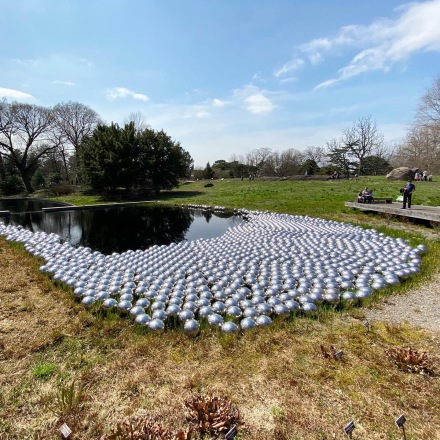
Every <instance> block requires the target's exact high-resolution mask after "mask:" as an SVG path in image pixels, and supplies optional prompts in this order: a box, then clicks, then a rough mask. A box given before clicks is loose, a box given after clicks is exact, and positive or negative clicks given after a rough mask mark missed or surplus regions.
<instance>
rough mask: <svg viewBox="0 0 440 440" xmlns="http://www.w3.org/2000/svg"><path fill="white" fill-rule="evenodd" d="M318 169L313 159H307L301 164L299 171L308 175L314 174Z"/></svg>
mask: <svg viewBox="0 0 440 440" xmlns="http://www.w3.org/2000/svg"><path fill="white" fill-rule="evenodd" d="M318 171H319V166H318V164H317V163H316V161H315V160H314V159H307V160H306V161H305V162H304V163H303V164H302V165H301V173H303V174H304V173H306V172H307V175H309V176H312V175H313V174H316V173H317V172H318Z"/></svg>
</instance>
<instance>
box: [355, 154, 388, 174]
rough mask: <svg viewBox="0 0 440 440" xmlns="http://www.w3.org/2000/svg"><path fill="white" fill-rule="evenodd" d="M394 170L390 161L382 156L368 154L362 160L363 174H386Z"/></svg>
mask: <svg viewBox="0 0 440 440" xmlns="http://www.w3.org/2000/svg"><path fill="white" fill-rule="evenodd" d="M391 170H392V166H391V165H390V162H389V161H388V160H386V159H384V158H382V157H380V156H374V155H373V156H366V157H364V160H363V162H362V170H361V172H362V174H366V175H367V176H377V175H385V174H387V173H389V172H390V171H391Z"/></svg>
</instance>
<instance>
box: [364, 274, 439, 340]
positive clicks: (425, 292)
mask: <svg viewBox="0 0 440 440" xmlns="http://www.w3.org/2000/svg"><path fill="white" fill-rule="evenodd" d="M364 312H365V318H366V319H367V320H369V321H372V322H374V321H386V322H391V323H393V324H399V323H402V322H404V321H408V322H409V323H410V324H411V325H413V326H415V327H423V328H426V329H428V330H432V331H435V332H440V272H437V273H436V274H435V275H434V277H433V279H432V280H430V281H428V282H426V283H423V284H422V285H420V286H418V287H417V290H414V291H411V292H409V293H406V294H402V295H393V296H391V297H389V298H387V299H386V300H384V301H382V302H380V303H378V304H376V305H375V306H373V307H371V308H368V309H364Z"/></svg>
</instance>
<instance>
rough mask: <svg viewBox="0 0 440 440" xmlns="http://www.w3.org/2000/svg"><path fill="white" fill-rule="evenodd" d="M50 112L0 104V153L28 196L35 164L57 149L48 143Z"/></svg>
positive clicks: (52, 124)
mask: <svg viewBox="0 0 440 440" xmlns="http://www.w3.org/2000/svg"><path fill="white" fill-rule="evenodd" d="M54 124H55V117H54V112H53V111H52V110H51V109H49V108H45V107H41V106H38V105H34V104H24V103H18V102H13V103H11V104H9V103H7V102H6V101H5V100H3V101H0V154H1V155H2V156H3V159H5V158H8V159H10V160H11V161H12V162H13V163H14V165H15V167H16V168H17V170H18V172H19V174H20V177H21V178H22V180H23V183H24V186H25V188H26V191H27V192H28V193H33V192H34V188H33V186H32V181H31V179H32V176H33V174H34V172H35V171H36V169H37V168H38V161H39V160H40V158H41V157H43V156H44V155H46V154H47V153H48V152H49V151H51V150H53V149H55V148H57V144H55V143H53V142H52V141H51V134H52V133H53V129H54Z"/></svg>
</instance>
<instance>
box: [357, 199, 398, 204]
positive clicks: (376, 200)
mask: <svg viewBox="0 0 440 440" xmlns="http://www.w3.org/2000/svg"><path fill="white" fill-rule="evenodd" d="M356 203H362V205H368V204H373V203H393V198H392V197H374V198H373V200H372V201H371V202H358V201H357V200H356Z"/></svg>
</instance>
